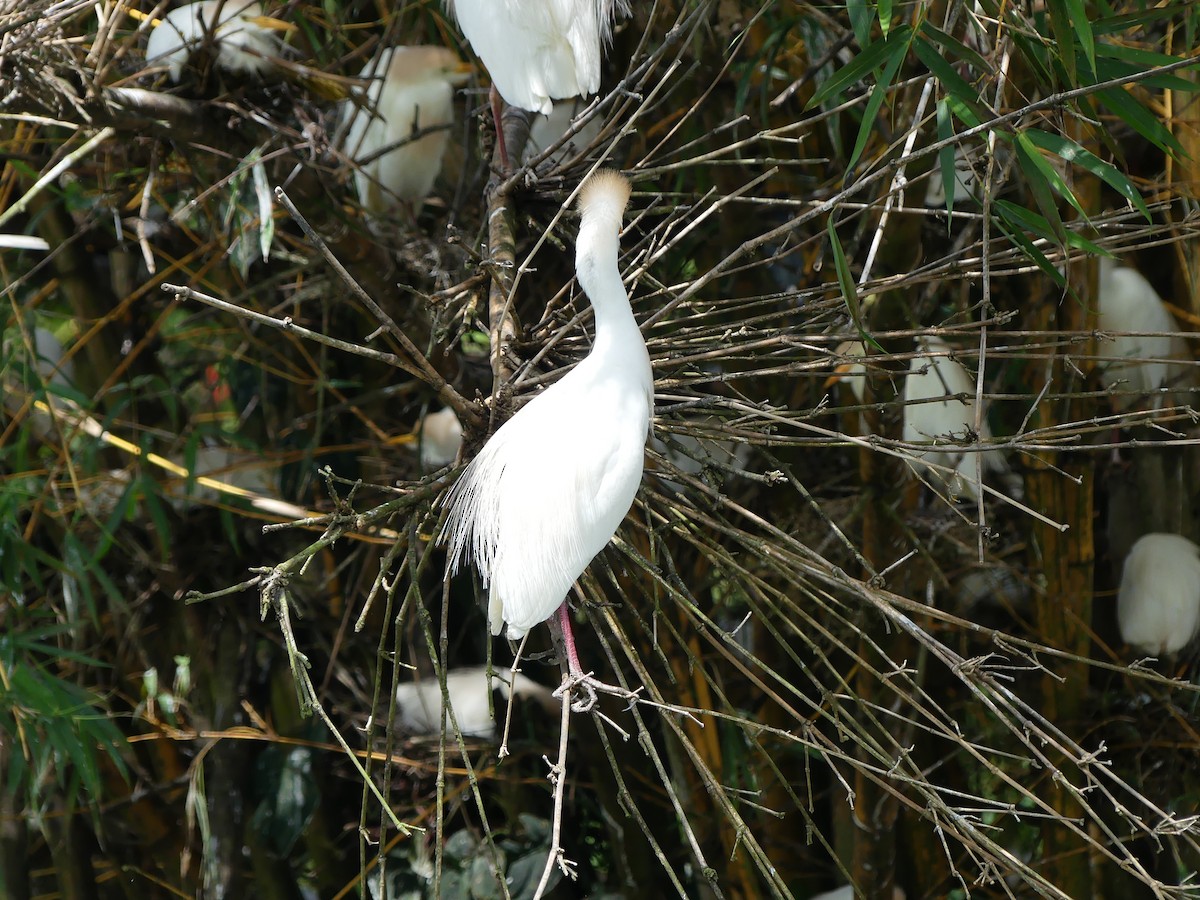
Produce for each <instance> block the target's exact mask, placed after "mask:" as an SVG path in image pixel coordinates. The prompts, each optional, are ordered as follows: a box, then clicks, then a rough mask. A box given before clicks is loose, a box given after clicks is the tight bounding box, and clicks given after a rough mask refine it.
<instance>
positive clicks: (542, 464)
mask: <svg viewBox="0 0 1200 900" xmlns="http://www.w3.org/2000/svg"><path fill="white" fill-rule="evenodd" d="M629 192H630V185H629V182H628V181H626V180H625V178H623V177H622V176H621V175H619V174H617V173H616V172H599V173H597V174H595V175H593V176H592V177H591V178H590V179H589V180H588V182H587V183H586V184H585V185H584V186H583V189H582V191H581V192H580V195H579V208H580V210H581V212H582V221H581V223H580V226H579V238H578V240H577V242H576V248H575V271H576V273H577V275H578V278H579V284H580V286H581V287H582V288H583V290H584V292H585V293H586V294H587V296H588V298H589V299H590V300H591V302H592V308H593V310H594V311H595V341H594V343H593V345H592V350H591V352H590V353H589V354H588V355H587V357H586V358H585V359H584V360H583V361H582V362H580V363H579V364H578V365H577V366H575V368H574V369H572V370H571V371H570V372H568V373H567V374H566V375H565V376H564V377H563V378H562V379H561V380H560V381H558V382H557V383H555V384H553V385H551V386H550V387H549V388H547V389H546V390H545V391H543V392H542V393H541V394H539V395H538V396H536V397H534V398H533V400H531V401H530V402H529V403H528V404H526V405H525V406H524V407H523V408H522V409H521V410H520V411H518V412H517V414H516V415H514V416H513V417H512V418H511V419H509V420H508V421H507V422H505V423H504V425H502V426H501V427H500V429H499V430H498V431H497V432H496V433H495V434H493V435H492V437H491V438H490V439H489V440H488V442H487V443H486V444H485V445H484V447H483V449H482V450H481V451H480V452H479V455H478V456H476V457H475V459H474V460H472V461H471V464H470V465H469V466H468V467H467V469H466V470H465V471H464V472H463V474H462V477H461V478H460V479H459V481H458V483H457V484H455V486H454V487H453V489H452V490H451V492H450V494H449V497H448V505H449V514H448V517H447V522H446V530H445V534H446V536H447V538H448V540H449V544H450V558H451V561H452V562H451V564H452V566H453V567H454V569H457V568H458V566H459V563H460V562H461V561H462V559H463V557H464V556H466V555H470V556H471V557H473V558H474V560H475V565H476V566H477V567H478V569H479V572H480V575H481V576H482V579H483V583H484V585H485V586H486V587H487V588H488V620H489V624H490V627H491V631H492V633H493V634H499V633H500V631H501V630H502V629H503V628H504V626H505V625H507V626H508V630H507V634H508V637H509V638H510V639H511V640H518V639H520V638H521V637H523V636H524V635H525V634H526V633H527V632H528V631H529V629H531V628H533V626H535V625H537V624H538V623H539V622H543V621H545V620H546V619H547V618H549V617H550V616H552V615H554V614H555V611H556V610H557V611H558V621H559V624H560V625H561V627H562V632H563V640H564V643H565V645H566V650H567V657H568V665H569V667H570V671H571V674H572V675H573V676H576V677H581V676H582V674H583V673H582V669H581V667H580V665H579V657H578V655H577V654H576V652H575V641H574V636H573V634H572V632H571V623H570V612H569V610H568V609H567V606H566V594H567V591H569V590H570V588H571V585H572V584H573V583H574V582H575V579H577V578H578V577H579V576H580V574H582V572H583V570H584V569H585V568H587V565H588V563H589V562H591V560H592V557H594V556H595V555H596V554H597V553H599V552H600V551H601V550H602V549H603V548H604V546H605V544H607V543H608V542H609V540H610V539H611V538H612V536H613V533H614V532H615V531H616V529H617V526H618V525H620V524H621V520H622V519H623V518H624V517H625V513H626V512H628V510H629V507H630V505H631V504H632V503H633V498H634V496H635V494H636V493H637V490H638V485H639V484H640V483H641V480H642V462H643V456H644V453H645V445H646V438H647V436H648V434H649V430H650V417H651V414H652V413H653V410H654V382H653V376H652V374H651V370H650V357H649V354H648V353H647V352H646V343H645V341H644V340H643V339H642V333H641V331H640V330H639V329H638V324H637V321H636V320H635V319H634V317H633V312H632V310H631V309H630V307H629V297H628V295H627V294H626V293H625V287H624V285H623V284H622V283H621V272H620V269H619V268H618V267H617V253H618V249H619V245H618V234H619V232H620V229H621V216H622V213H623V212H624V209H625V204H626V203H627V202H628V200H629Z"/></svg>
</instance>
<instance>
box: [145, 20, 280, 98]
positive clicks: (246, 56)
mask: <svg viewBox="0 0 1200 900" xmlns="http://www.w3.org/2000/svg"><path fill="white" fill-rule="evenodd" d="M294 27H295V26H294V25H290V24H288V23H287V22H284V21H281V20H280V19H275V18H272V17H270V16H268V15H266V14H265V13H264V12H263V8H262V6H261V5H260V4H259V3H258V2H257V0H200V2H198V3H188V4H186V5H184V6H179V7H176V8H175V9H173V10H171V11H170V12H169V13H167V15H166V16H165V17H164V18H163V20H162V22H160V23H159V25H158V26H157V27H156V28H155V29H154V30H153V31H151V32H150V40H149V42H148V43H147V44H146V62H148V63H151V64H152V65H165V66H166V67H167V71H168V72H169V73H170V75H171V80H172V81H176V82H177V81H179V79H180V76H181V75H182V74H183V67H184V66H185V65H187V62H188V60H189V59H190V58H191V56H192V54H193V53H195V52H196V51H197V50H199V49H200V48H201V47H202V46H204V45H205V44H210V45H211V46H212V47H214V48H215V52H216V65H217V66H218V67H220V68H222V69H224V70H225V71H226V72H232V73H234V74H244V75H254V76H257V77H259V78H262V77H264V76H265V75H266V74H267V73H268V72H270V71H271V70H272V69H274V67H275V64H274V63H273V62H272V57H274V56H277V55H278V54H279V52H280V50H281V49H282V46H283V45H282V42H281V41H280V40H279V38H278V37H277V36H276V35H275V34H273V32H275V31H290V30H291V29H293V28H294Z"/></svg>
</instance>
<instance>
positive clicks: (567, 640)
mask: <svg viewBox="0 0 1200 900" xmlns="http://www.w3.org/2000/svg"><path fill="white" fill-rule="evenodd" d="M555 615H556V616H558V627H559V629H560V630H561V631H562V637H563V644H564V645H565V646H566V648H567V668H568V669H569V670H570V672H571V675H573V676H574V677H576V678H581V677H583V666H581V665H580V664H579V652H578V651H577V650H576V649H575V632H574V631H572V630H571V610H570V609H568V608H567V601H566V600H564V601H563V602H562V606H560V607H559V608H558V612H557V613H555Z"/></svg>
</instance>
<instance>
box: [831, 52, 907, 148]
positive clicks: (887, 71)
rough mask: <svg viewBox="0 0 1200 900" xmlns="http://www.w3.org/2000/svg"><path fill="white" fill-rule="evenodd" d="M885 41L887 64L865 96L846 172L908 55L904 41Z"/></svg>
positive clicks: (869, 134) (864, 143)
mask: <svg viewBox="0 0 1200 900" xmlns="http://www.w3.org/2000/svg"><path fill="white" fill-rule="evenodd" d="M898 34H899V32H895V33H894V34H893V35H892V37H893V38H895V37H896V36H897V35H898ZM886 43H887V44H888V45H889V46H890V47H891V56H890V58H889V59H888V62H887V65H886V66H884V67H883V72H882V73H880V74H879V75H877V76H876V78H875V87H874V88H873V89H872V90H871V96H870V97H868V98H867V106H866V109H864V110H863V118H862V122H861V123H860V124H859V126H858V138H857V139H856V140H855V141H854V150H853V151H851V153H850V161H849V162H848V163H847V164H846V171H847V172H850V171H853V169H854V166H855V164H856V163H857V162H858V158H859V157H860V156H861V155H862V152H863V150H865V149H866V146H867V141H868V139H869V138H870V137H871V135H872V134H873V133H874V131H875V117H876V116H877V115H879V108H880V107H881V106H883V101H884V100H885V99H886V98H887V92H888V88H889V87H891V84H892V82H893V81H894V80H895V78H896V73H897V72H899V71H900V64H901V63H903V62H904V57H905V56H907V55H908V44H907V43H906V42H905V41H901V40H891V39H889V40H888V41H886Z"/></svg>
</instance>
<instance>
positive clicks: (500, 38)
mask: <svg viewBox="0 0 1200 900" xmlns="http://www.w3.org/2000/svg"><path fill="white" fill-rule="evenodd" d="M449 5H451V6H452V7H453V10H454V14H455V16H456V18H457V19H458V23H459V27H461V28H462V32H463V34H464V35H465V36H466V38H467V40H468V41H470V43H471V46H472V47H473V48H474V49H475V52H476V53H477V54H478V55H479V58H480V59H482V60H483V64H484V65H485V66H486V67H487V70H488V74H490V75H491V76H492V83H493V84H494V85H495V86H496V90H497V91H499V92H500V96H501V97H503V98H504V99H505V101H506V102H508V103H509V104H511V105H512V106H519V107H520V108H521V109H528V110H531V111H533V112H540V113H542V114H549V113H550V111H551V109H552V108H553V103H552V102H551V101H553V100H559V99H562V98H564V97H574V96H575V95H576V94H580V95H584V96H586V95H588V94H594V93H596V91H597V90H599V88H600V60H601V57H602V55H603V48H604V47H605V45H607V43H608V41H609V39H610V37H611V35H612V26H613V19H614V18H615V16H616V14H617V10H618V9H625V8H626V6H625V2H624V0H453V2H452V3H451V4H449Z"/></svg>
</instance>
